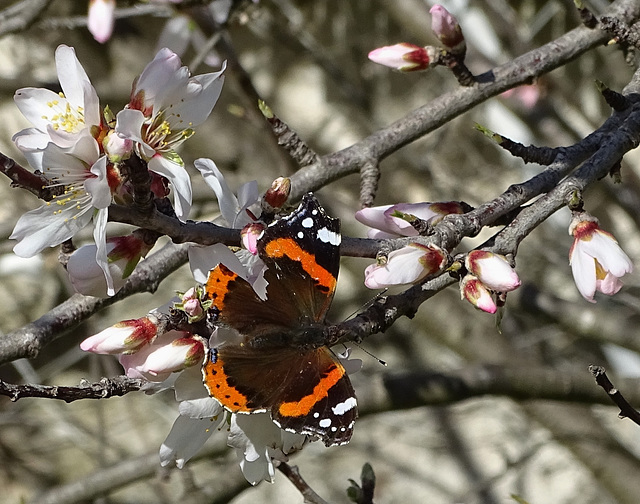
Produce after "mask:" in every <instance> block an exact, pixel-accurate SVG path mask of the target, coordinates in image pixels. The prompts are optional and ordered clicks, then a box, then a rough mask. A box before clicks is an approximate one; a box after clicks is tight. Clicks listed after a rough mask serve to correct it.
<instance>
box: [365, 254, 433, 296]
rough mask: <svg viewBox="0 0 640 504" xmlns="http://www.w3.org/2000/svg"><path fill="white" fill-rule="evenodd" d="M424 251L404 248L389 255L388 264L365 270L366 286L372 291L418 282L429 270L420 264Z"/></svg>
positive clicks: (372, 266) (373, 266)
mask: <svg viewBox="0 0 640 504" xmlns="http://www.w3.org/2000/svg"><path fill="white" fill-rule="evenodd" d="M423 255H424V251H423V250H421V249H419V248H414V247H403V248H401V249H399V250H394V251H393V252H391V253H390V254H389V257H388V260H387V264H385V265H384V266H377V265H375V264H373V265H371V266H369V267H367V269H366V270H365V281H364V284H365V285H366V286H367V287H368V288H370V289H380V288H383V287H388V286H390V285H404V284H411V283H414V282H417V281H418V280H420V279H421V278H423V277H424V276H425V275H426V273H427V270H426V269H425V268H424V267H423V266H422V264H420V258H421V257H422V256H423Z"/></svg>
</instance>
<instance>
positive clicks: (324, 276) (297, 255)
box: [265, 238, 336, 292]
mask: <svg viewBox="0 0 640 504" xmlns="http://www.w3.org/2000/svg"><path fill="white" fill-rule="evenodd" d="M265 252H266V253H267V255H268V256H269V257H271V258H274V259H277V258H280V257H285V256H286V257H288V258H289V259H292V260H294V261H297V262H299V263H300V264H301V265H302V268H303V269H304V270H305V271H306V272H307V273H308V274H309V275H311V276H312V277H313V278H315V279H316V280H317V281H318V282H319V283H320V285H322V286H324V287H326V288H327V289H329V290H330V291H331V292H333V291H334V290H335V288H336V277H335V276H333V275H332V274H331V273H329V272H328V271H327V270H326V269H324V268H323V267H322V266H320V265H319V264H318V263H317V262H316V260H315V256H314V255H313V254H310V253H309V252H307V251H305V250H303V249H302V248H301V247H300V245H298V244H297V243H296V241H295V240H294V239H293V238H278V239H275V240H271V241H270V242H269V243H267V246H266V247H265Z"/></svg>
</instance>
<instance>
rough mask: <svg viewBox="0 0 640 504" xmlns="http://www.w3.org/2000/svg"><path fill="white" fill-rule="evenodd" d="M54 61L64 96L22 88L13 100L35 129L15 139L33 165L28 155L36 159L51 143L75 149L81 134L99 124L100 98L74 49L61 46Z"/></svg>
mask: <svg viewBox="0 0 640 504" xmlns="http://www.w3.org/2000/svg"><path fill="white" fill-rule="evenodd" d="M55 59H56V69H57V72H58V80H59V81H60V87H61V88H62V93H60V94H58V93H54V92H53V91H50V90H49V89H43V88H22V89H18V91H16V94H15V96H14V98H13V99H14V101H15V103H16V105H17V106H18V108H19V109H20V112H22V114H23V115H24V116H25V117H26V118H27V119H28V120H29V122H31V124H33V126H34V127H33V128H28V129H25V130H22V131H20V132H19V133H17V134H16V135H14V137H13V141H14V142H15V144H16V146H17V147H18V149H20V150H21V151H22V152H23V153H24V154H25V156H27V159H28V161H29V164H31V165H32V166H34V165H33V164H32V163H31V157H30V156H29V154H32V155H36V156H37V155H38V154H37V153H38V152H39V151H42V149H44V148H45V147H46V146H47V144H49V143H50V142H53V143H54V144H56V145H57V146H59V147H62V148H67V147H72V146H73V145H74V144H75V143H76V142H77V140H78V134H79V133H80V132H81V131H85V130H89V132H90V131H91V128H92V127H98V126H99V125H100V103H99V101H98V95H97V93H96V90H95V89H94V88H93V86H92V85H91V81H89V77H87V74H86V72H85V71H84V69H83V68H82V65H81V64H80V62H79V61H78V58H77V57H76V53H75V50H74V49H73V48H72V47H68V46H66V45H60V46H58V48H57V49H56V54H55ZM34 168H35V166H34Z"/></svg>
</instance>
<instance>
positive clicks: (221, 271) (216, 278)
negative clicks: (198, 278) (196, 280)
mask: <svg viewBox="0 0 640 504" xmlns="http://www.w3.org/2000/svg"><path fill="white" fill-rule="evenodd" d="M236 278H238V275H237V274H236V273H234V272H233V271H231V270H230V269H229V268H227V267H226V266H225V265H224V264H218V265H217V266H216V267H215V268H213V269H212V270H211V271H210V272H209V278H207V284H206V285H205V290H206V292H207V296H208V298H209V299H211V301H213V306H214V307H215V308H217V309H218V310H220V311H222V308H223V307H224V297H225V295H226V293H227V291H228V289H229V287H228V285H229V283H231V282H233V281H235V279H236Z"/></svg>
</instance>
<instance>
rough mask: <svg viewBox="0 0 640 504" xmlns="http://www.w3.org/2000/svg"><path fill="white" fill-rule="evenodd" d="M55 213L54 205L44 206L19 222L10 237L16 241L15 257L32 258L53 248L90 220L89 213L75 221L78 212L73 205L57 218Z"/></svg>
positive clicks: (22, 217) (32, 211)
mask: <svg viewBox="0 0 640 504" xmlns="http://www.w3.org/2000/svg"><path fill="white" fill-rule="evenodd" d="M54 210H59V208H58V207H57V206H56V205H55V203H52V204H51V205H47V204H45V205H43V206H41V207H40V208H37V209H35V210H31V211H30V212H27V213H26V214H24V215H22V216H21V217H20V219H18V222H17V223H16V227H15V228H14V229H13V233H11V236H10V237H9V238H10V239H12V240H18V244H17V245H16V246H15V247H13V251H14V252H15V253H16V255H18V256H20V257H32V256H34V255H36V254H37V253H38V252H41V251H42V250H43V249H45V248H47V247H55V246H56V245H59V244H61V243H62V242H63V241H65V240H68V239H69V238H71V237H73V236H74V235H75V234H76V233H77V232H78V231H80V230H81V229H82V228H83V227H85V226H86V225H87V224H89V221H90V220H91V212H84V213H82V214H81V215H80V216H79V217H77V218H74V214H75V212H76V211H77V210H76V209H75V207H74V206H73V205H71V206H66V207H64V208H63V209H62V212H61V213H59V214H54V213H53V212H54Z"/></svg>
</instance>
